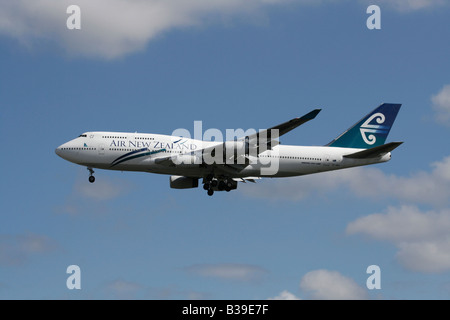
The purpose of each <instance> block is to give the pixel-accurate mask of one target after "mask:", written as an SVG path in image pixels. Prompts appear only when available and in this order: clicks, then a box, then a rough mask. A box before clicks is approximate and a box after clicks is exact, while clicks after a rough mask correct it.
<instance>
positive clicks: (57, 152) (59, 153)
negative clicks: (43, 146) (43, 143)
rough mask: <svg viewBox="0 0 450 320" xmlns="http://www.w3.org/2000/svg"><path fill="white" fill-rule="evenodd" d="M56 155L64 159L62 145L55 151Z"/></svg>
mask: <svg viewBox="0 0 450 320" xmlns="http://www.w3.org/2000/svg"><path fill="white" fill-rule="evenodd" d="M55 153H56V154H57V155H58V156H60V157H62V155H61V154H62V145H60V146H59V147H58V148H56V149H55Z"/></svg>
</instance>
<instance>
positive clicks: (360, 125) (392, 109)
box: [327, 103, 401, 149]
mask: <svg viewBox="0 0 450 320" xmlns="http://www.w3.org/2000/svg"><path fill="white" fill-rule="evenodd" d="M400 107H401V104H395V103H383V104H382V105H381V106H379V107H378V108H375V110H373V111H372V112H371V113H369V114H368V115H367V116H365V117H364V118H362V119H361V120H360V121H358V122H357V123H356V124H354V125H353V126H352V127H351V128H349V129H348V130H347V131H345V132H344V133H342V134H341V135H340V136H338V137H337V138H336V139H334V140H333V141H331V142H330V143H329V144H327V146H329V147H342V148H358V149H367V148H373V147H377V146H381V145H383V144H384V142H385V141H386V138H387V136H388V134H389V131H390V130H391V127H392V124H393V123H394V120H395V118H396V117H397V113H398V111H399V110H400Z"/></svg>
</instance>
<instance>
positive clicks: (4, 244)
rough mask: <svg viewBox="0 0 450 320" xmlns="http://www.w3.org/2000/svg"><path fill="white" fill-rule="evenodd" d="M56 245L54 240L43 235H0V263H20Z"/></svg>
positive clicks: (9, 264)
mask: <svg viewBox="0 0 450 320" xmlns="http://www.w3.org/2000/svg"><path fill="white" fill-rule="evenodd" d="M57 247H58V245H57V244H56V242H55V241H54V240H52V239H50V238H49V237H47V236H44V235H38V234H31V233H30V234H19V235H0V265H4V266H17V265H21V264H24V263H26V262H27V261H28V260H29V259H30V258H31V257H32V256H35V255H39V254H46V253H50V252H52V251H54V250H56V248H57Z"/></svg>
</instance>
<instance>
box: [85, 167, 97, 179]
mask: <svg viewBox="0 0 450 320" xmlns="http://www.w3.org/2000/svg"><path fill="white" fill-rule="evenodd" d="M87 169H88V171H89V182H90V183H94V181H95V177H94V170H92V168H87Z"/></svg>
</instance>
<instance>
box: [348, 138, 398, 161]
mask: <svg viewBox="0 0 450 320" xmlns="http://www.w3.org/2000/svg"><path fill="white" fill-rule="evenodd" d="M402 143H403V142H390V143H386V144H383V145H381V146H378V147H373V148H370V149H366V150H363V151H359V152H355V153H351V154H347V155H345V156H344V158H351V159H369V158H378V157H381V156H383V155H385V154H386V153H388V152H391V151H392V150H394V149H395V148H397V147H398V146H399V145H401V144H402Z"/></svg>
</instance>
